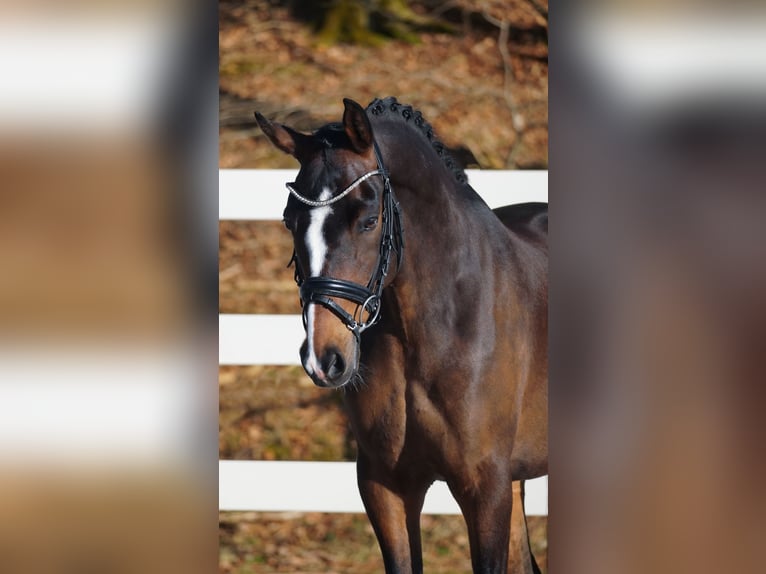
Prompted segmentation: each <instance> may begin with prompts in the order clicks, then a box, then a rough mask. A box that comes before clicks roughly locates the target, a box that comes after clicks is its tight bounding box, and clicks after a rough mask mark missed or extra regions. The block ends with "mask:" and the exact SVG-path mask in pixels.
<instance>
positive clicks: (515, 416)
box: [255, 97, 548, 574]
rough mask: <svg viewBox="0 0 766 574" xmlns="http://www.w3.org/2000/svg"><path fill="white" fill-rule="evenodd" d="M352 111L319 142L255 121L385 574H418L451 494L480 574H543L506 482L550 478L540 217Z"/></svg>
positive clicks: (307, 344)
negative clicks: (282, 199)
mask: <svg viewBox="0 0 766 574" xmlns="http://www.w3.org/2000/svg"><path fill="white" fill-rule="evenodd" d="M343 104H344V111H343V116H342V121H340V122H335V123H330V124H327V125H324V126H322V127H320V128H319V129H318V130H316V131H315V132H313V133H311V134H306V133H301V132H299V131H296V130H294V129H292V128H290V127H288V126H286V125H282V124H279V123H276V122H271V121H269V120H267V119H266V118H265V117H264V116H263V115H261V114H260V113H258V112H256V114H255V115H256V119H257V122H258V124H259V126H260V128H261V129H262V131H263V132H264V134H265V135H266V136H267V137H268V139H269V140H270V141H271V142H272V143H273V144H274V145H275V146H276V147H277V148H279V149H280V150H282V151H283V152H285V153H287V154H290V155H292V156H293V157H295V158H296V159H297V160H298V162H299V163H300V170H299V172H298V175H297V178H296V180H295V182H293V183H288V184H287V188H288V190H289V195H288V200H287V205H286V207H285V210H284V224H285V226H286V227H287V229H288V230H289V231H290V232H291V233H292V236H293V244H294V252H293V257H292V260H291V264H294V265H295V278H296V282H297V283H298V286H299V294H300V299H301V303H302V312H303V323H304V328H305V332H306V340H305V341H304V342H303V344H302V346H301V348H300V358H301V363H302V365H303V368H304V369H305V371H306V373H307V374H308V376H309V377H310V378H311V379H312V380H313V381H314V383H315V384H316V385H319V386H320V387H326V388H334V389H343V403H344V406H345V409H346V412H347V415H348V418H349V423H350V425H351V428H352V431H353V433H354V435H355V437H356V441H357V445H358V455H357V463H356V468H357V484H358V487H359V492H360V494H361V498H362V501H363V503H364V507H365V510H366V512H367V515H368V517H369V520H370V522H371V524H372V526H373V530H374V532H375V535H376V537H377V540H378V543H379V545H380V550H381V553H382V556H383V562H384V565H385V571H386V573H387V574H393V573H398V574H403V573H420V572H422V571H423V560H422V549H421V538H420V514H421V510H422V506H423V501H424V497H425V494H426V491H427V490H428V488H429V487H430V486H431V484H432V483H433V482H435V481H436V480H442V481H446V483H447V485H448V487H449V489H450V491H451V493H452V495H453V496H454V498H455V499H456V501H457V503H458V505H459V506H460V509H461V512H462V514H463V516H464V519H465V522H466V525H467V529H468V538H469V545H470V551H471V563H472V568H473V572H475V573H479V572H481V573H502V574H504V573H506V572H507V571H508V567H509V558H510V560H511V567H512V568H513V571H514V572H539V569H538V567H537V564H536V563H535V562H534V557H533V556H532V553H531V551H530V550H529V545H528V540H527V538H526V523H525V517H524V513H523V497H522V496H521V494H523V491H522V490H521V488H523V482H514V481H524V480H528V479H532V478H536V477H539V476H542V475H545V474H547V472H548V454H547V451H548V447H547V442H548V440H547V436H548V430H547V418H548V414H547V409H548V406H547V403H548V390H547V388H548V386H547V379H548V376H547V372H548V367H547V330H548V326H547V325H548V323H547V309H548V303H547V291H548V287H547V284H548V283H547V261H548V247H547V204H546V203H533V204H521V205H518V206H507V207H504V208H500V209H499V210H496V211H493V210H491V209H490V208H489V207H488V206H487V204H486V203H485V202H484V201H483V200H482V199H481V198H480V196H479V195H478V194H477V193H476V192H475V191H474V190H473V188H471V186H470V185H469V184H468V181H467V177H466V174H465V172H464V171H463V170H462V168H461V167H460V166H459V165H457V163H456V162H455V160H454V159H453V158H452V157H451V156H450V154H449V153H448V151H447V148H446V146H445V145H444V144H443V143H442V142H440V141H439V139H438V138H437V137H436V135H435V134H434V131H433V128H432V127H431V126H430V124H429V123H428V122H427V121H426V120H425V119H424V118H423V115H422V114H421V113H420V112H419V111H417V110H415V109H413V108H412V106H409V105H404V104H401V103H399V102H398V101H397V100H396V98H391V97H389V98H385V99H375V100H373V101H372V102H371V103H370V104H369V105H368V106H367V108H363V107H362V106H361V105H360V104H358V103H357V102H355V101H353V100H350V99H347V98H346V99H344V100H343ZM514 485H516V488H514ZM520 485H521V486H520ZM317 488H318V489H321V485H317ZM519 506H522V507H521V508H519ZM512 516H513V517H514V519H513V524H514V528H511V517H512ZM511 530H514V532H515V537H516V538H517V540H515V541H512V540H511ZM520 530H523V533H522V535H521V538H519V535H518V531H520ZM519 540H521V542H520V541H519ZM525 545H526V546H525ZM509 547H512V548H513V549H514V554H515V555H514V556H510V557H509Z"/></svg>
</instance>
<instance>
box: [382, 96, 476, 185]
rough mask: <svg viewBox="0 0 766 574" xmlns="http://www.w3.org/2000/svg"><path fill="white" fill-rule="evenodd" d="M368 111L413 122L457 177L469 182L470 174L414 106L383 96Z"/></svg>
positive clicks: (462, 181)
mask: <svg viewBox="0 0 766 574" xmlns="http://www.w3.org/2000/svg"><path fill="white" fill-rule="evenodd" d="M367 111H368V112H369V113H371V114H372V115H374V116H382V115H387V116H393V117H395V118H401V119H402V120H404V121H405V123H408V124H410V123H411V124H412V125H414V126H415V127H416V128H418V130H419V131H420V132H421V133H422V134H423V136H424V137H425V138H426V140H428V142H429V143H430V144H431V147H433V148H434V151H435V152H436V153H437V155H438V156H439V157H440V158H441V159H442V161H443V162H444V165H445V166H447V168H449V170H450V171H451V172H452V174H453V175H454V177H455V179H456V180H457V182H458V183H460V184H466V183H468V176H467V175H466V174H465V171H464V170H463V168H462V167H461V165H460V164H459V163H458V162H457V161H456V160H455V158H454V157H452V154H451V153H450V152H449V149H448V148H447V146H446V145H444V144H443V143H442V142H441V141H440V140H439V139H438V138H437V137H436V134H435V133H434V129H433V127H431V124H429V123H428V122H427V121H426V119H425V118H424V117H423V114H422V113H420V112H419V111H418V110H416V109H414V108H413V107H412V106H410V105H407V104H400V103H399V102H398V101H397V99H396V98H395V97H393V96H390V97H387V98H383V99H382V100H381V99H380V98H375V99H374V100H372V101H371V102H370V103H369V105H368V106H367Z"/></svg>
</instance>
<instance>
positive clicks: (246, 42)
mask: <svg viewBox="0 0 766 574" xmlns="http://www.w3.org/2000/svg"><path fill="white" fill-rule="evenodd" d="M547 9H548V8H547V0H542V1H537V0H512V1H493V0H488V1H482V2H468V1H460V0H458V1H454V0H453V1H438V0H437V1H435V0H430V1H429V0H425V1H420V0H406V1H405V0H395V1H390V0H376V1H372V2H350V1H345V0H330V1H323V2H305V1H300V0H295V1H274V0H271V1H265V0H242V1H227V0H224V1H221V2H220V3H219V61H220V70H219V108H220V125H219V138H220V139H219V146H220V161H219V165H220V167H221V168H222V169H237V168H257V169H266V168H297V167H298V164H297V162H296V161H295V160H294V159H293V158H292V157H290V156H286V155H285V154H283V153H282V152H280V151H279V150H277V149H275V148H274V147H273V146H272V144H271V143H270V142H269V141H268V140H267V139H266V138H265V137H264V136H263V134H262V133H261V132H260V129H259V128H258V126H257V125H256V123H255V118H254V116H253V113H254V111H256V110H257V111H259V112H261V113H262V114H264V115H265V116H266V117H268V118H270V119H272V120H276V121H279V122H282V123H286V124H288V125H290V126H292V127H294V128H296V129H299V130H303V131H306V132H310V131H313V130H314V129H316V128H318V127H320V126H321V125H323V124H325V123H328V122H331V121H339V120H340V118H341V115H342V113H343V104H342V98H344V97H350V98H352V99H355V100H357V101H358V102H359V103H361V104H362V105H363V106H366V105H367V104H368V103H369V102H370V101H371V100H372V99H374V98H376V97H386V96H396V97H397V98H398V100H399V101H400V102H402V103H408V104H410V105H412V106H413V107H414V108H416V109H418V110H420V111H421V112H422V113H423V115H424V117H425V118H426V119H427V121H428V122H430V123H431V124H432V125H433V126H434V129H435V131H436V133H437V134H438V136H439V137H440V139H442V140H443V141H444V142H445V143H446V144H447V145H449V146H450V147H452V148H456V149H458V150H459V151H458V154H457V155H458V156H459V157H460V159H461V160H462V161H463V163H464V164H465V165H466V166H467V167H472V168H477V167H482V168H485V169H538V170H539V169H547V165H548V104H547V102H548V16H547ZM252 192H253V193H259V192H263V193H268V192H273V193H274V194H283V193H284V189H283V188H275V189H271V190H267V189H264V190H260V189H254V190H252ZM291 253H292V239H291V237H290V234H289V233H287V232H286V230H285V229H284V227H283V225H282V223H281V222H279V221H237V220H227V221H221V222H220V224H219V312H220V313H225V314H256V313H258V314H293V315H296V314H299V313H300V305H299V303H298V296H297V288H296V286H295V281H294V279H293V271H292V270H291V269H287V268H286V264H287V261H288V260H289V259H290V255H291ZM254 344H261V345H266V346H268V344H269V341H268V335H266V336H265V338H264V340H263V341H261V342H260V343H254ZM297 353H298V349H297V346H296V348H295V356H296V357H297ZM219 397H220V405H219V449H220V457H221V459H224V460H307V461H353V460H355V459H356V445H355V443H354V439H353V436H352V435H351V431H350V429H349V427H348V425H347V422H346V419H345V416H344V414H343V412H342V409H341V400H340V399H341V397H340V395H339V394H338V393H333V392H327V391H326V390H324V389H319V388H316V387H315V386H314V385H313V383H312V382H311V381H310V379H309V378H308V377H307V376H306V375H305V373H304V372H303V369H302V368H301V367H299V366H294V367H293V366H221V367H220V369H219ZM316 496H317V497H321V496H322V493H321V489H319V490H317V493H316ZM422 525H423V537H424V562H425V568H426V569H427V571H429V572H442V573H450V572H467V571H469V570H470V554H469V549H468V537H467V532H466V528H465V524H464V521H463V518H462V517H461V516H449V515H424V516H423V520H422ZM530 529H531V532H532V536H533V538H532V543H533V551H534V552H535V553H536V555H537V558H538V562H539V563H540V564H541V566H543V568H545V564H546V546H547V542H546V540H547V539H546V518H545V517H539V516H535V517H530ZM220 545H221V546H220V571H221V572H232V573H239V574H244V573H247V572H380V571H381V570H382V559H381V557H380V551H379V549H378V545H377V541H376V540H375V537H374V534H373V532H372V528H371V526H370V525H369V523H368V520H367V518H366V516H365V515H363V514H318V513H311V514H308V513H301V514H295V513H290V514H288V513H281V514H278V513H254V512H221V514H220Z"/></svg>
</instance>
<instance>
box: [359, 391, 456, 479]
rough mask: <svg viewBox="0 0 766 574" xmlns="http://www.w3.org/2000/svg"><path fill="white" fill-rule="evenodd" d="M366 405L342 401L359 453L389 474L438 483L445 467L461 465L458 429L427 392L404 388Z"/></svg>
mask: <svg viewBox="0 0 766 574" xmlns="http://www.w3.org/2000/svg"><path fill="white" fill-rule="evenodd" d="M365 399H366V400H360V397H359V396H357V397H356V400H350V401H347V408H348V411H349V416H350V419H351V423H352V428H353V430H354V434H355V435H356V438H357V442H358V444H359V448H360V449H362V450H364V452H365V454H366V455H367V456H370V457H372V458H374V459H375V460H376V461H378V463H379V464H381V465H382V466H384V467H386V468H387V469H389V470H391V471H393V470H395V469H397V468H407V469H409V470H410V471H415V472H418V473H422V474H429V473H430V474H433V475H434V477H438V476H437V475H440V474H441V473H442V470H443V469H444V468H445V467H450V466H452V464H453V463H452V462H451V461H453V459H454V460H455V461H458V460H462V458H463V457H461V455H460V453H461V450H462V447H461V444H460V440H461V438H460V429H461V428H463V425H460V424H457V423H456V421H455V420H454V419H451V418H450V413H449V411H448V410H445V408H444V405H442V404H441V401H440V400H438V399H436V398H435V397H434V396H433V395H430V394H429V392H428V390H427V387H426V386H423V385H420V384H417V383H412V382H411V383H409V384H408V385H407V386H406V387H405V388H403V389H400V390H397V391H390V392H389V393H382V394H380V395H377V394H376V393H374V392H371V393H368V394H367V396H366V397H365Z"/></svg>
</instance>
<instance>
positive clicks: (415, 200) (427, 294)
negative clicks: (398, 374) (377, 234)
mask: <svg viewBox="0 0 766 574" xmlns="http://www.w3.org/2000/svg"><path fill="white" fill-rule="evenodd" d="M383 141H384V144H383V145H381V148H382V153H383V156H384V158H386V159H385V163H386V168H387V169H388V171H389V173H390V177H391V183H392V186H393V189H394V193H395V194H396V198H397V200H398V201H399V202H400V204H401V211H402V217H403V228H404V234H405V243H406V244H405V253H404V258H403V261H402V266H401V268H400V269H399V272H398V273H397V275H396V277H395V278H394V279H393V281H392V284H391V287H392V289H390V290H389V291H390V296H392V297H394V298H395V299H396V301H395V304H396V305H397V307H398V309H399V313H398V320H399V321H400V322H401V326H402V327H403V330H404V332H405V333H408V334H409V335H410V336H413V337H417V333H418V332H423V331H426V330H428V329H429V328H434V326H433V325H429V322H439V321H442V320H444V319H445V317H449V316H450V313H451V312H453V311H452V309H447V308H454V306H455V295H456V292H457V291H459V285H458V284H459V282H460V281H463V280H464V279H465V278H466V277H467V276H470V275H472V274H473V276H474V277H475V276H477V275H478V274H479V272H480V270H481V269H482V266H483V265H484V264H486V263H487V261H488V259H491V257H492V253H491V250H490V249H489V248H488V246H489V245H491V244H492V243H493V242H492V241H490V236H491V235H492V234H493V233H497V232H498V231H497V229H496V225H495V224H496V223H499V221H498V220H497V218H496V217H494V216H492V213H491V211H490V210H489V208H488V207H487V206H486V205H485V204H484V203H483V202H482V201H481V199H479V198H478V196H476V197H474V195H475V192H473V191H472V190H471V189H470V188H469V189H461V186H462V185H463V184H461V183H459V182H458V181H457V180H456V179H455V176H454V174H453V173H452V171H451V170H450V169H449V168H448V167H447V166H445V165H444V163H443V161H442V160H441V158H439V157H438V155H437V154H436V152H435V151H434V150H433V148H432V147H431V145H430V143H429V142H427V141H421V142H418V143H419V145H415V146H411V145H401V144H399V145H391V142H390V141H387V140H383ZM384 145H385V146H386V147H383V146H384ZM423 165H427V166H429V168H428V169H424V168H423ZM484 266H485V267H486V265H484ZM485 272H486V271H485ZM487 279H488V280H489V277H487ZM415 310H417V311H415Z"/></svg>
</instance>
